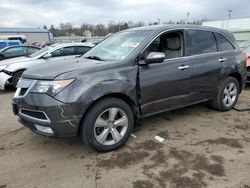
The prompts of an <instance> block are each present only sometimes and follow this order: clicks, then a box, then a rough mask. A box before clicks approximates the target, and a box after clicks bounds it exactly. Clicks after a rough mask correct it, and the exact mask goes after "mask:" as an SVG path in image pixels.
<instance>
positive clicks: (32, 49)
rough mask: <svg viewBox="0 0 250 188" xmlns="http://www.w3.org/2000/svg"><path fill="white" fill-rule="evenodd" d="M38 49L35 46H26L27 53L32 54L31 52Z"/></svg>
mask: <svg viewBox="0 0 250 188" xmlns="http://www.w3.org/2000/svg"><path fill="white" fill-rule="evenodd" d="M38 50H39V49H37V48H33V47H28V54H32V53H34V52H36V51H38Z"/></svg>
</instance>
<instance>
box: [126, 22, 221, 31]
mask: <svg viewBox="0 0 250 188" xmlns="http://www.w3.org/2000/svg"><path fill="white" fill-rule="evenodd" d="M167 29H205V30H219V31H222V30H223V31H225V30H224V29H219V28H215V27H208V26H201V25H190V24H165V25H152V26H145V27H134V28H132V29H129V30H150V31H160V30H167Z"/></svg>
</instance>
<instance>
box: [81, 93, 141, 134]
mask: <svg viewBox="0 0 250 188" xmlns="http://www.w3.org/2000/svg"><path fill="white" fill-rule="evenodd" d="M111 97H113V98H118V99H120V100H123V101H124V102H126V103H127V104H128V105H129V106H130V108H131V110H132V111H133V113H134V116H135V119H137V118H138V117H139V114H138V113H139V112H138V110H137V109H136V103H135V101H134V100H133V99H132V98H131V97H129V96H128V95H126V94H124V93H118V92H116V93H109V94H105V95H102V96H100V97H98V98H97V99H96V100H94V101H93V102H92V103H91V104H89V106H88V107H87V109H86V111H85V112H84V114H83V115H82V117H81V120H80V123H79V126H78V135H79V133H80V129H81V125H82V122H83V120H84V117H85V115H86V113H88V111H89V110H90V109H91V108H92V107H93V106H94V105H95V104H96V103H98V102H99V101H101V100H104V99H106V98H111Z"/></svg>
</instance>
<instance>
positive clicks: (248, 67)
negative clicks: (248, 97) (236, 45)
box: [243, 46, 250, 83]
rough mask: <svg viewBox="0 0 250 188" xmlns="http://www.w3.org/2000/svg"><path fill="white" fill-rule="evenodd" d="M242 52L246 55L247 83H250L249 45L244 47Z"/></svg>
mask: <svg viewBox="0 0 250 188" xmlns="http://www.w3.org/2000/svg"><path fill="white" fill-rule="evenodd" d="M243 52H245V53H246V55H247V83H250V46H247V47H246V48H244V50H243Z"/></svg>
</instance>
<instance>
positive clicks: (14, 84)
mask: <svg viewBox="0 0 250 188" xmlns="http://www.w3.org/2000/svg"><path fill="white" fill-rule="evenodd" d="M23 72H24V70H21V71H17V72H16V73H15V74H14V76H13V82H12V83H13V86H14V87H15V88H16V86H17V83H18V81H19V80H20V78H21V76H22V74H23Z"/></svg>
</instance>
